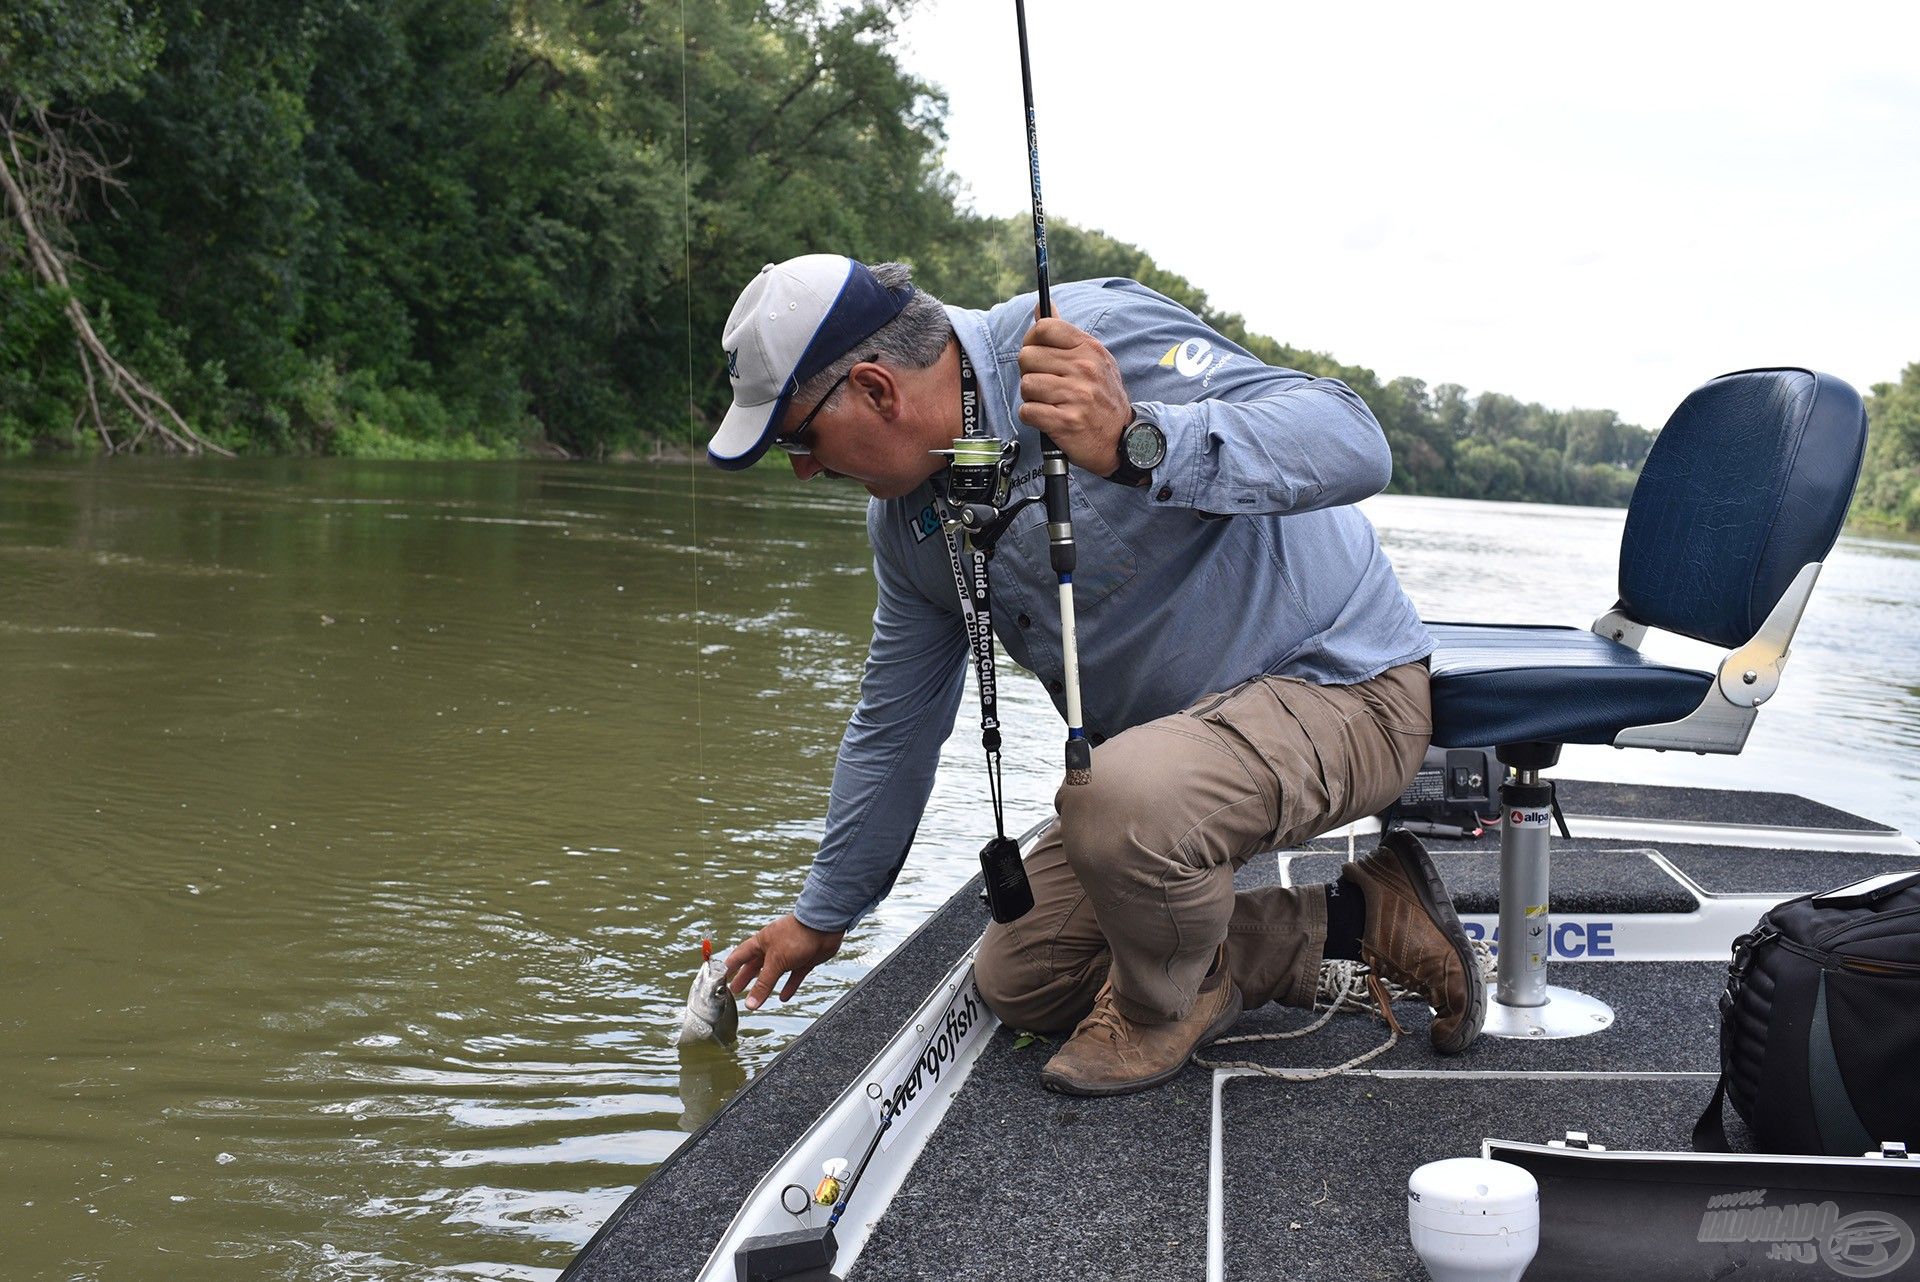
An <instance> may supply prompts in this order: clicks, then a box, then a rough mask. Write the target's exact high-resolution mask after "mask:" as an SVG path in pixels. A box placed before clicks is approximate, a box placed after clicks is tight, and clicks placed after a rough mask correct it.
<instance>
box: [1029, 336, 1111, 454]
mask: <svg viewBox="0 0 1920 1282" xmlns="http://www.w3.org/2000/svg"><path fill="white" fill-rule="evenodd" d="M1020 399H1021V400H1022V402H1024V403H1023V404H1022V405H1021V406H1020V418H1021V420H1022V421H1023V422H1025V423H1026V425H1027V426H1028V427H1031V428H1033V429H1034V430H1036V431H1040V432H1045V433H1046V434H1047V435H1048V436H1050V437H1052V438H1053V443H1054V444H1055V445H1058V446H1059V447H1060V452H1061V453H1063V454H1065V455H1066V456H1067V461H1068V462H1069V463H1072V464H1074V465H1075V466H1076V467H1081V468H1084V469H1086V470H1087V471H1089V472H1092V473H1094V474H1095V475H1096V476H1105V475H1107V474H1108V473H1109V472H1111V471H1113V469H1114V468H1116V467H1118V466H1120V434H1121V433H1122V432H1124V431H1125V430H1126V427H1127V424H1128V423H1131V422H1132V421H1133V402H1132V401H1130V400H1128V399H1127V384H1126V380H1124V379H1122V378H1121V377H1120V365H1119V363H1118V362H1117V361H1115V360H1114V359H1113V353H1111V352H1109V351H1108V350H1107V349H1106V347H1105V346H1103V345H1102V344H1101V342H1100V340H1099V339H1097V338H1095V337H1094V336H1093V335H1091V334H1089V333H1087V332H1086V331H1085V330H1083V329H1080V328H1078V327H1077V326H1075V325H1073V324H1071V323H1070V322H1068V321H1064V320H1061V319H1060V318H1059V317H1057V316H1050V317H1047V318H1045V319H1043V320H1037V321H1035V322H1034V324H1033V328H1032V329H1030V330H1028V331H1027V337H1026V340H1025V341H1024V342H1023V343H1022V344H1021V347H1020Z"/></svg>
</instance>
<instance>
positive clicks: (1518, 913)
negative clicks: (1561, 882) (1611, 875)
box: [1482, 744, 1613, 1038]
mask: <svg viewBox="0 0 1920 1282" xmlns="http://www.w3.org/2000/svg"><path fill="white" fill-rule="evenodd" d="M1498 755H1499V758H1500V760H1501V761H1502V762H1504V763H1505V764H1507V765H1510V766H1512V767H1514V772H1515V773H1514V777H1513V778H1512V779H1510V780H1508V781H1507V782H1506V783H1503V784H1501V785H1500V808H1501V810H1502V811H1503V812H1504V813H1503V815H1502V818H1503V820H1504V822H1503V823H1502V824H1501V827H1500V957H1499V973H1498V979H1497V982H1496V984H1495V987H1494V992H1493V997H1492V1000H1491V1001H1489V1002H1488V1003H1487V1022H1486V1025H1485V1027H1484V1028H1483V1029H1482V1032H1484V1033H1485V1034H1486V1035H1488V1036H1490V1037H1516V1038H1534V1037H1538V1038H1554V1037H1582V1036H1585V1035H1586V1034H1588V1033H1597V1032H1599V1031H1600V1030H1601V1029H1603V1028H1605V1027H1607V1026H1608V1025H1609V1024H1611V1023H1613V1008H1612V1007H1610V1006H1608V1005H1607V1004H1606V1003H1605V1002H1603V1001H1601V1000H1599V999H1598V998H1595V997H1589V996H1587V995H1586V994H1585V993H1579V992H1575V991H1574V990H1572V989H1570V988H1558V987H1555V986H1553V985H1551V984H1548V983H1547V961H1548V954H1549V953H1550V952H1551V950H1552V943H1551V940H1552V938H1553V930H1552V920H1551V918H1550V916H1549V914H1548V896H1547V880H1548V870H1549V866H1550V862H1551V841H1552V829H1551V828H1550V827H1549V825H1550V824H1551V823H1552V820H1553V785H1552V784H1549V783H1546V782H1544V781H1543V780H1542V779H1541V778H1540V771H1541V770H1542V769H1543V768H1544V767H1546V766H1549V765H1552V764H1553V762H1554V761H1556V760H1558V758H1559V756H1560V749H1559V747H1558V746H1557V745H1548V744H1515V745H1510V746H1505V747H1502V748H1501V749H1500V750H1499V753H1498Z"/></svg>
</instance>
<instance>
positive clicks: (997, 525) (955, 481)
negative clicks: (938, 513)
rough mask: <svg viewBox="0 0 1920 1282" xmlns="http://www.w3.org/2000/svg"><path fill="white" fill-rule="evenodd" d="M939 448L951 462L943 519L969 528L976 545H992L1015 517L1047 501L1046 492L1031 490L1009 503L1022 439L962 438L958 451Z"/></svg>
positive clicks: (955, 444)
mask: <svg viewBox="0 0 1920 1282" xmlns="http://www.w3.org/2000/svg"><path fill="white" fill-rule="evenodd" d="M933 452H934V453H935V454H938V455H940V456H941V457H942V458H945V459H947V460H948V463H949V466H948V468H947V495H946V498H947V503H946V513H945V515H944V517H943V520H944V521H945V522H946V523H947V524H948V525H949V526H952V527H955V528H958V529H959V530H961V531H962V532H964V533H965V534H966V535H967V537H968V538H970V539H972V540H973V543H974V545H975V546H976V547H981V548H988V547H992V546H993V544H994V542H995V541H996V540H997V539H999V537H1000V536H1001V535H1002V534H1004V533H1006V529H1007V526H1008V525H1010V524H1011V523H1012V522H1013V518H1014V517H1015V516H1018V515H1019V514H1020V512H1021V511H1023V510H1024V509H1025V508H1026V507H1028V506H1029V505H1030V504H1034V503H1038V502H1040V501H1041V497H1042V496H1041V495H1039V494H1029V495H1027V496H1026V497H1024V498H1020V499H1016V500H1014V501H1013V502H1012V503H1011V504H1009V503H1008V502H1007V495H1008V493H1010V492H1011V490H1012V489H1013V465H1014V463H1015V462H1016V461H1017V460H1018V459H1019V457H1020V443H1019V442H1018V441H1000V440H995V439H993V438H992V437H977V436H956V437H955V438H954V440H953V448H952V449H948V450H934V451H933Z"/></svg>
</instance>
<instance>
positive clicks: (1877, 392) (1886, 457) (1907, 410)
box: [1853, 361, 1920, 534]
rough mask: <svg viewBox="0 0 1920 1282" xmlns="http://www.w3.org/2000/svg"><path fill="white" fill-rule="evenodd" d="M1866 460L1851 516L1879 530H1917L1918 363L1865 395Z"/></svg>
mask: <svg viewBox="0 0 1920 1282" xmlns="http://www.w3.org/2000/svg"><path fill="white" fill-rule="evenodd" d="M1867 422H1868V424H1869V425H1870V426H1869V427H1868V431H1867V461H1866V465H1865V466H1864V467H1863V468H1862V469H1861V473H1860V488H1859V489H1858V490H1857V491H1855V493H1854V496H1853V518H1854V520H1856V521H1858V522H1860V523H1861V524H1863V525H1869V526H1875V527H1878V528H1880V529H1888V530H1900V531H1904V532H1906V533H1909V534H1911V533H1916V532H1920V361H1916V362H1915V363H1914V364H1912V365H1909V366H1907V368H1906V369H1905V370H1903V371H1902V372H1901V374H1900V381H1899V382H1898V383H1875V384H1874V386H1873V395H1872V396H1869V397H1868V398H1867Z"/></svg>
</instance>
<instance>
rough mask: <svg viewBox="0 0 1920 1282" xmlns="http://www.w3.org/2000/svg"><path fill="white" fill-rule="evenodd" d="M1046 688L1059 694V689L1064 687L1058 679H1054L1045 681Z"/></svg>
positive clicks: (1061, 689)
mask: <svg viewBox="0 0 1920 1282" xmlns="http://www.w3.org/2000/svg"><path fill="white" fill-rule="evenodd" d="M1047 689H1049V690H1051V691H1053V692H1054V693H1055V694H1059V693H1060V692H1061V691H1063V690H1065V689H1066V687H1065V686H1064V685H1061V684H1060V682H1059V681H1058V680H1054V681H1049V682H1047Z"/></svg>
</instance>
